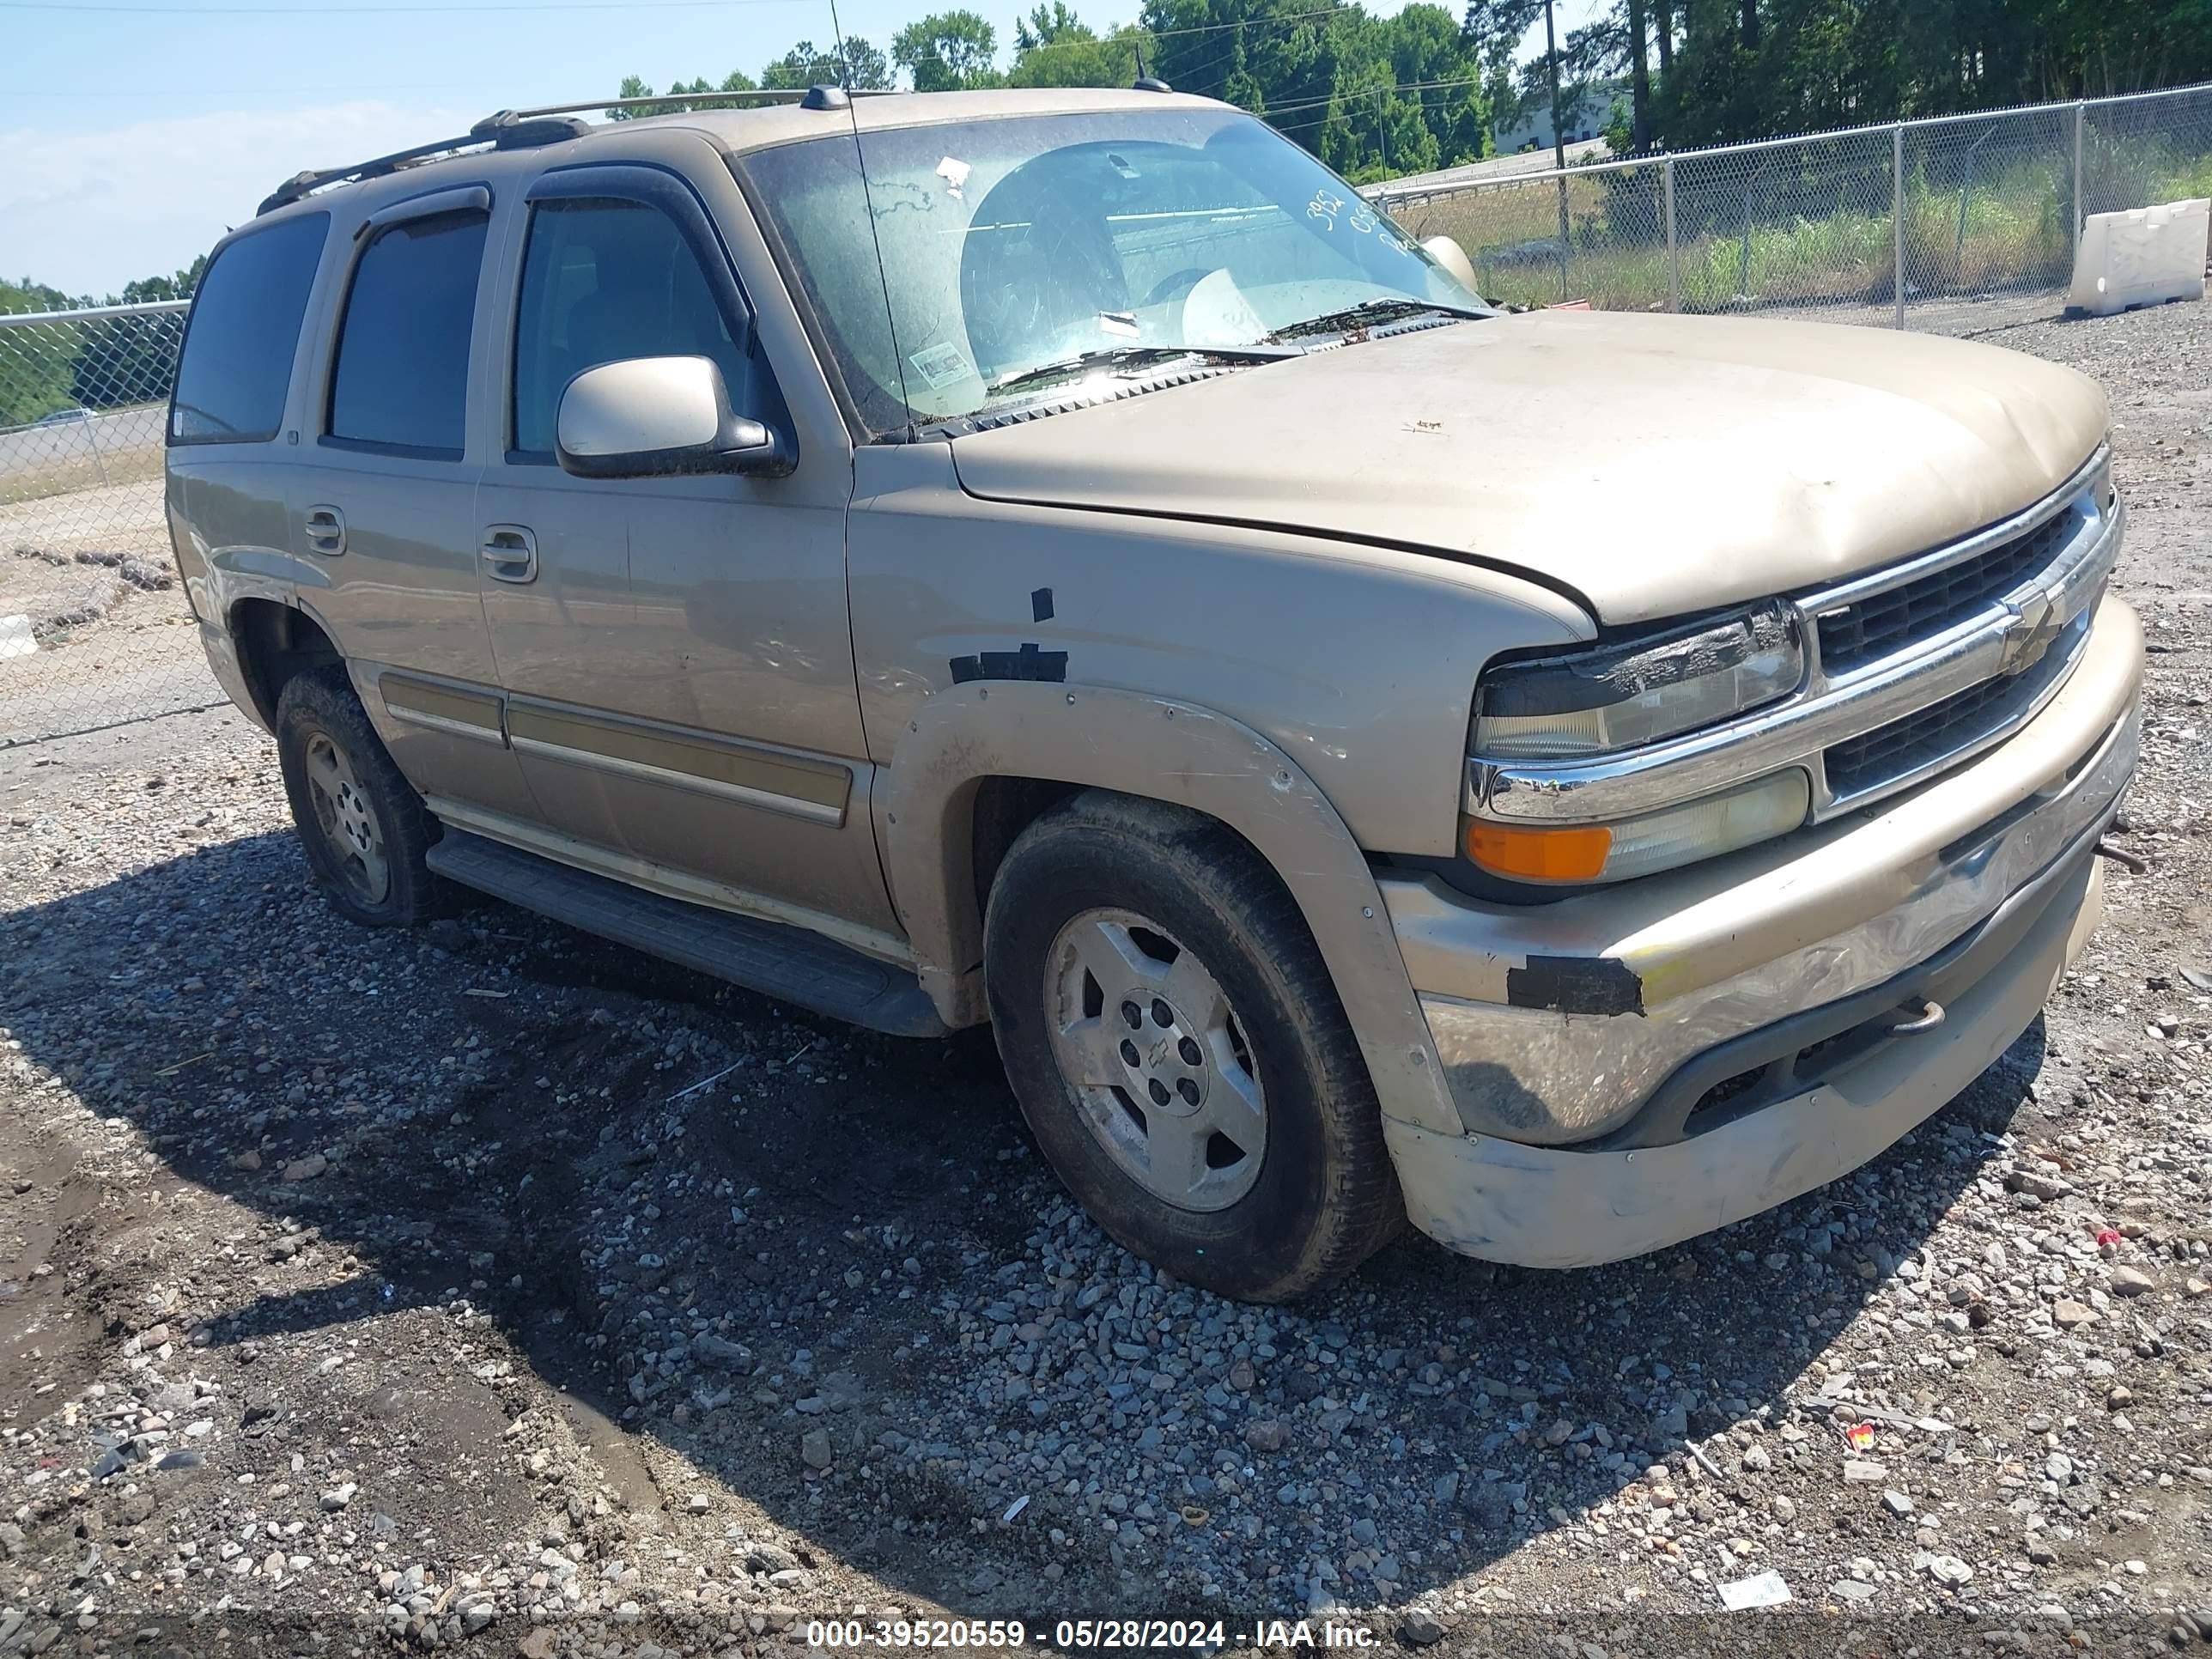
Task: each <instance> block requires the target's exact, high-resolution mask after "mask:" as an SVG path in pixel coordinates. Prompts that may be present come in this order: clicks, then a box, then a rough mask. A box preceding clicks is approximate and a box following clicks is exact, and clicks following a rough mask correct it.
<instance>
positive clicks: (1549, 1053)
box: [1380, 599, 2142, 1265]
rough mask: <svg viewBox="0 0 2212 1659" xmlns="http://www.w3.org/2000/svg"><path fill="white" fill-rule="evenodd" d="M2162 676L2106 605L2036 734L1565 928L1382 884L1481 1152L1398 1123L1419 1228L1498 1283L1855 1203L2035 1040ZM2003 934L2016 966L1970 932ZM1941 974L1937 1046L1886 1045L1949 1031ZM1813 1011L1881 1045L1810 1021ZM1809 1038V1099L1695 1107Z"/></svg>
mask: <svg viewBox="0 0 2212 1659" xmlns="http://www.w3.org/2000/svg"><path fill="white" fill-rule="evenodd" d="M2141 679H2142V628H2141V624H2140V623H2138V622H2137V621H2136V616H2135V613H2134V612H2133V611H2131V610H2130V609H2129V607H2128V606H2127V605H2124V603H2122V602H2121V601H2119V600H2117V599H2106V601H2104V602H2103V604H2102V605H2100V608H2099V609H2098V611H2097V612H2096V617H2095V621H2094V624H2093V627H2092V629H2091V631H2090V635H2089V638H2088V640H2087V641H2086V643H2085V644H2084V646H2083V648H2082V654H2081V659H2079V660H2078V662H2077V663H2076V664H2075V666H2074V669H2073V671H2072V672H2071V673H2070V674H2069V676H2068V678H2067V680H2066V683H2065V684H2064V686H2063V688H2062V689H2061V690H2059V691H2058V692H2057V695H2056V696H2053V697H2052V698H2051V700H2050V701H2049V702H2047V703H2046V704H2045V706H2044V707H2043V708H2041V709H2040V710H2039V712H2038V714H2036V716H2035V717H2034V719H2033V720H2032V721H2030V722H2029V723H2028V724H2027V726H2024V727H2022V728H2021V730H2020V731H2018V732H2015V733H2014V734H2013V736H2012V737H2011V738H2009V739H2008V741H2006V742H2005V743H2003V744H2001V745H2000V746H1998V747H1997V748H1996V749H1994V750H1990V751H1988V752H1987V753H1985V754H1984V755H1982V756H1980V757H1978V758H1976V759H1975V760H1973V761H1972V762H1970V763H1967V764H1966V765H1963V766H1960V767H1958V768H1956V769H1954V770H1953V771H1951V772H1950V773H1948V774H1947V775H1944V776H1942V778H1939V779H1937V780H1936V781H1933V782H1931V783H1929V784H1927V785H1926V786H1924V787H1922V788H1921V789H1919V790H1917V791H1915V792H1914V793H1911V794H1909V795H1907V796H1905V797H1901V798H1899V799H1893V800H1892V801H1888V802H1885V803H1884V804H1882V805H1881V806H1879V807H1876V808H1873V809H1869V810H1867V811H1863V812H1860V813H1857V814H1855V815H1852V816H1850V817H1844V818H1840V819H1838V820H1835V821H1833V822H1832V823H1826V824H1823V825H1820V826H1819V827H1818V828H1816V829H1813V830H1811V831H1808V832H1804V833H1801V834H1800V835H1798V836H1792V837H1790V838H1789V839H1788V840H1787V841H1786V842H1778V843H1770V844H1768V845H1766V846H1765V847H1760V848H1750V849H1747V850H1746V851H1745V852H1743V853H1740V854H1735V855H1733V856H1732V857H1729V858H1727V859H1720V860H1711V861H1710V862H1709V863H1707V864H1705V865H1700V866H1692V867H1691V868H1689V869H1686V870H1682V871H1678V872H1673V873H1671V874H1668V875H1666V876H1661V877H1655V878H1649V879H1647V880H1644V881H1640V882H1636V883H1632V884H1625V885H1623V886H1621V887H1619V888H1614V889H1609V890H1601V891H1598V892H1595V893H1592V894H1589V895H1587V896H1582V897H1577V898H1575V899H1571V900H1568V901H1565V902H1561V903H1559V904H1554V905H1548V906H1541V907H1528V908H1520V909H1516V908H1508V907H1499V906H1486V905H1482V904H1479V903H1476V902H1473V901H1470V900H1468V899H1466V898H1465V897H1463V896H1461V895H1459V894H1457V893H1456V892H1455V891H1454V890H1451V889H1449V887H1447V886H1445V885H1444V884H1443V883H1441V882H1439V881H1437V880H1435V879H1433V878H1430V879H1425V880H1406V879H1387V880H1384V881H1383V882H1382V883H1381V884H1380V886H1381V890H1382V892H1383V897H1384V901H1385V902H1386V904H1387V905H1388V906H1389V914H1390V917H1391V921H1392V923H1393V925H1394V927H1395V928H1396V931H1397V933H1398V936H1399V940H1400V945H1401V950H1402V951H1403V954H1404V957H1405V960H1406V965H1407V970H1408V972H1409V975H1410V976H1411V978H1412V981H1413V985H1414V987H1415V988H1416V991H1417V993H1418V994H1419V1002H1420V1006H1421V1011H1422V1012H1423V1014H1424V1016H1425V1018H1426V1020H1427V1023H1428V1025H1429V1029H1430V1031H1431V1034H1432V1036H1433V1037H1434V1040H1435V1045H1436V1049H1437V1056H1438V1058H1439V1060H1440V1061H1441V1062H1442V1065H1443V1070H1444V1074H1445V1077H1446V1079H1447V1081H1448V1083H1449V1086H1450V1091H1451V1095H1452V1098H1453V1101H1454V1103H1455V1107H1456V1108H1457V1110H1458V1113H1459V1116H1460V1118H1461V1121H1462V1125H1463V1126H1464V1127H1465V1129H1466V1131H1467V1133H1466V1134H1465V1135H1463V1136H1460V1137H1453V1136H1449V1135H1444V1134H1439V1133H1435V1132H1434V1131H1433V1130H1432V1129H1425V1128H1420V1127H1415V1126H1413V1125H1411V1124H1407V1123H1405V1122H1402V1121H1395V1120H1391V1119H1389V1118H1386V1120H1385V1124H1384V1127H1385V1129H1386V1131H1387V1133H1388V1134H1389V1143H1390V1146H1391V1149H1392V1152H1393V1154H1394V1157H1395V1161H1396V1163H1397V1166H1398V1172H1399V1179H1400V1182H1401V1186H1402V1187H1403V1188H1404V1189H1405V1192H1406V1194H1407V1203H1408V1208H1409V1211H1410V1212H1411V1213H1412V1215H1413V1220H1414V1221H1415V1223H1416V1224H1417V1225H1419V1226H1421V1227H1422V1228H1423V1230H1424V1231H1428V1232H1430V1233H1431V1235H1433V1236H1434V1237H1438V1238H1439V1239H1441V1240H1442V1241H1443V1243H1446V1244H1448V1245H1450V1246H1451V1247H1452V1248H1454V1249H1461V1250H1463V1251H1466V1252H1468V1253H1470V1254H1475V1255H1486V1256H1490V1257H1492V1258H1494V1259H1498V1260H1502V1261H1516V1262H1523V1263H1528V1264H1531V1265H1536V1264H1545V1265H1571V1264H1574V1263H1580V1262H1589V1261H1607V1260H1613V1259H1615V1258H1617V1257H1620V1256H1624V1255H1633V1254H1636V1253H1638V1252H1640V1251H1643V1250H1646V1249H1654V1248H1656V1247H1657V1246H1658V1245H1661V1244H1664V1243H1669V1242H1672V1241H1674V1240H1675V1239H1680V1238H1684V1237H1689V1236H1691V1235H1692V1234H1694V1233H1697V1232H1700V1231H1705V1230H1706V1229H1708V1228H1711V1227H1714V1226H1717V1225H1722V1224H1723V1222H1726V1221H1729V1220H1733V1219H1736V1218H1741V1217H1742V1216H1746V1215H1750V1214H1753V1213H1755V1212H1758V1211H1759V1210H1761V1209H1764V1208H1766V1207H1768V1206H1771V1205H1773V1204H1776V1203H1778V1202H1780V1201H1782V1200H1784V1199H1786V1198H1788V1197H1790V1196H1793V1195H1794V1194H1797V1193H1801V1192H1803V1191H1806V1190H1808V1188H1812V1187H1814V1186H1817V1185H1819V1184H1820V1183H1821V1182H1826V1181H1828V1180H1831V1179H1832V1178H1834V1177H1835V1176H1838V1175H1840V1174H1842V1173H1844V1171H1845V1170H1849V1169H1850V1168H1852V1167H1853V1166H1854V1165H1856V1164H1858V1163H1861V1162H1863V1161H1864V1160H1865V1159H1866V1158H1870V1157H1872V1156H1873V1155H1874V1154H1875V1152H1879V1151H1881V1148H1882V1147H1883V1146H1887V1144H1888V1143H1889V1142H1890V1141H1891V1140H1893V1139H1895V1138H1896V1137H1897V1136H1898V1135H1899V1134H1901V1133H1904V1132H1905V1129H1907V1128H1909V1127H1911V1126H1912V1124H1914V1123H1916V1122H1917V1121H1920V1119H1921V1118H1922V1117H1924V1116H1926V1115H1928V1114H1929V1112H1932V1111H1934V1110H1935V1109H1936V1108H1937V1107H1939V1106H1940V1105H1942V1103H1943V1102H1944V1101H1945V1100H1947V1099H1948V1098H1949V1097H1950V1096H1951V1094H1953V1093H1954V1092H1955V1091H1957V1090H1958V1089H1959V1088H1960V1087H1962V1086H1964V1085H1965V1084H1966V1082H1968V1081H1970V1080H1971V1079H1972V1078H1973V1076H1974V1075H1975V1074H1976V1073H1978V1071H1979V1070H1980V1069H1981V1068H1982V1067H1983V1066H1986V1065H1987V1064H1988V1063H1989V1061H1990V1060H1992V1059H1993V1058H1995V1056H1996V1054H2000V1053H2002V1051H2003V1049H2004V1048H2005V1047H2006V1046H2007V1045H2008V1043H2009V1042H2011V1041H2012V1040H2013V1038H2014V1037H2015V1036H2018V1035H2019V1034H2020V1032H2021V1030H2024V1029H2025V1028H2026V1027H2027V1024H2029V1023H2030V1022H2031V1021H2032V1020H2033V1018H2034V1015H2035V1012H2036V1009H2037V1008H2038V1007H2039V1006H2040V1004H2041V1001H2042V999H2043V997H2044V995H2045V994H2046V992H2047V991H2048V989H2049V987H2050V985H2051V980H2052V977H2053V975H2055V974H2056V973H2057V972H2058V971H2060V970H2061V969H2063V964H2064V962H2065V961H2066V960H2067V951H2068V949H2069V941H2071V942H2072V945H2075V946H2078V944H2079V942H2080V939H2081V938H2082V937H2085V936H2086V927H2077V925H2076V924H2077V922H2080V921H2081V919H2082V918H2084V917H2087V918H2089V919H2090V920H2092V921H2093V913H2094V911H2095V908H2096V895H2097V893H2098V891H2099V888H2098V885H2097V881H2096V877H2095V873H2094V872H2093V870H2092V869H2091V848H2093V845H2094V843H2095V842H2096V840H2097V838H2098V836H2100V835H2101V834H2102V833H2103V831H2104V829H2105V828H2106V826H2107V825H2108V824H2109V823H2110V822H2111V820H2112V817H2113V815H2114V814H2115V813H2116V812H2117V811H2118V806H2119V800H2120V796H2121V793H2122V792H2123V790H2124V788H2125V787H2126V784H2127V781H2128V779H2129V776H2130V774H2131V772H2132V770H2133V768H2134V764H2135V757H2136V740H2137V732H2138V723H2139V715H2138V712H2137V707H2136V705H2137V697H2138V692H2139V689H2140V684H2141ZM2031 894H2032V895H2033V901H2034V902H2033V904H2032V905H2031V904H2029V903H2028V902H2027V901H2028V899H2029V897H2030V895H2031ZM2000 923H2002V926H2003V927H2004V929H2006V930H2007V931H2006V932H2005V933H2004V934H2003V939H2004V944H2003V951H2002V960H2001V961H1998V962H1996V963H1994V964H1992V963H1991V962H1990V957H1991V954H1992V953H1991V951H1990V950H1989V949H1987V948H1979V949H1970V948H1969V947H1970V946H1971V945H1972V944H1973V939H1972V937H1971V936H1973V935H1976V933H1977V930H1981V931H1983V932H1990V931H1991V930H1996V929H1997V928H1998V927H1999V926H2000ZM1991 936H1992V937H1996V934H1995V933H1992V935H1991ZM1947 953H1948V955H1949V956H1951V957H1957V956H1960V954H1961V953H1963V955H1964V957H1965V958H1966V961H1965V965H1963V966H1962V965H1960V963H1958V962H1954V961H1948V960H1947ZM1915 975H1918V977H1917V978H1916V977H1915ZM1962 975H1966V976H1967V977H1966V978H1964V979H1962V977H1961V976H1962ZM1939 977H1940V987H1939V988H1940V989H1941V991H1942V997H1943V1000H1945V1001H1946V1002H1948V1005H1949V1006H1948V1008H1947V1009H1946V1010H1945V1012H1944V1013H1943V1015H1942V1024H1941V1025H1939V1026H1936V1028H1935V1029H1933V1030H1927V1031H1924V1032H1923V1033H1921V1034H1919V1035H1917V1036H1898V1037H1897V1038H1895V1039H1894V1040H1887V1041H1870V1040H1869V1034H1868V1031H1867V1030H1866V1027H1867V1025H1868V1023H1869V1018H1878V1017H1880V1016H1883V1015H1885V1014H1891V1015H1893V1014H1894V1013H1895V1011H1897V1010H1898V1009H1899V1008H1900V1007H1903V1008H1912V1009H1918V1010H1920V1012H1921V1013H1922V1015H1923V1017H1924V1012H1925V1010H1924V1006H1923V1004H1922V998H1923V996H1927V995H1929V994H1930V992H1929V985H1930V984H1933V983H1936V982H1937V979H1938V978H1939ZM1886 996H1887V997H1888V998H1889V999H1890V1000H1887V1001H1886V1002H1885V1000H1884V998H1885V997H1886ZM1808 1010H1812V1011H1828V1012H1832V1013H1833V1014H1834V1015H1835V1016H1836V1018H1834V1019H1833V1020H1832V1021H1831V1024H1832V1025H1849V1026H1850V1028H1851V1041H1852V1042H1853V1043H1855V1044H1856V1045H1857V1046H1856V1048H1850V1046H1849V1045H1845V1048H1844V1049H1843V1050H1838V1048H1836V1047H1835V1046H1834V1045H1835V1043H1836V1042H1837V1041H1838V1035H1839V1034H1838V1031H1837V1030H1827V1029H1821V1030H1813V1031H1810V1032H1807V1031H1803V1030H1797V1029H1796V1027H1795V1026H1793V1025H1792V1024H1791V1022H1793V1021H1802V1019H1803V1018H1804V1017H1805V1016H1806V1014H1807V1011H1808ZM1846 1012H1848V1014H1849V1018H1848V1019H1846V1018H1844V1014H1845V1013H1846ZM1892 1023H1893V1024H1895V1023H1901V1020H1900V1019H1893V1022H1892ZM2000 1028H2002V1029H2000ZM1777 1033H1780V1034H1782V1036H1779V1037H1778V1036H1776V1034H1777ZM1876 1035H1877V1036H1879V1035H1880V1033H1876ZM1770 1038H1771V1039H1773V1040H1772V1041H1765V1040H1766V1039H1770ZM1784 1039H1786V1040H1784ZM1762 1042H1765V1046H1764V1047H1762ZM1793 1043H1794V1044H1796V1046H1798V1047H1808V1046H1811V1045H1814V1044H1822V1045H1828V1046H1827V1048H1826V1060H1827V1063H1826V1066H1824V1067H1820V1068H1814V1070H1816V1071H1817V1073H1818V1080H1817V1081H1814V1082H1812V1083H1809V1084H1808V1085H1806V1086H1804V1087H1802V1088H1800V1089H1798V1090H1797V1091H1796V1092H1794V1093H1791V1092H1787V1091H1784V1092H1781V1093H1779V1094H1778V1092H1777V1091H1776V1089H1775V1088H1774V1087H1773V1086H1771V1078H1772V1077H1773V1076H1775V1075H1777V1073H1774V1072H1773V1071H1772V1070H1771V1068H1770V1069H1767V1070H1766V1071H1765V1075H1767V1076H1768V1078H1769V1079H1770V1084H1769V1086H1767V1087H1766V1088H1765V1090H1764V1091H1763V1092H1762V1091H1758V1090H1755V1089H1754V1090H1751V1091H1750V1092H1749V1094H1748V1096H1747V1099H1748V1101H1749V1105H1750V1107H1751V1108H1753V1109H1744V1108H1743V1107H1741V1106H1739V1107H1737V1108H1735V1109H1727V1110H1721V1111H1714V1110H1711V1109H1707V1105H1706V1103H1707V1101H1708V1100H1709V1097H1706V1096H1705V1094H1704V1093H1703V1091H1702V1090H1701V1089H1700V1090H1691V1089H1689V1088H1688V1083H1687V1081H1686V1080H1697V1081H1699V1082H1700V1083H1702V1082H1703V1081H1704V1080H1705V1079H1707V1078H1710V1077H1712V1076H1713V1075H1714V1074H1715V1073H1720V1074H1721V1077H1722V1080H1729V1081H1733V1082H1737V1083H1739V1084H1740V1079H1729V1078H1728V1077H1727V1067H1726V1065H1725V1064H1723V1061H1724V1060H1725V1059H1726V1057H1728V1056H1730V1055H1740V1056H1741V1057H1742V1058H1743V1059H1744V1069H1745V1070H1746V1071H1753V1070H1760V1069H1762V1068H1767V1067H1768V1062H1769V1061H1770V1060H1774V1059H1776V1058H1777V1057H1778V1056H1780V1055H1784V1054H1787V1053H1788V1052H1789V1051H1790V1049H1791V1048H1792V1045H1793ZM1839 1053H1841V1054H1842V1057H1843V1058H1844V1059H1845V1060H1848V1061H1849V1063H1848V1064H1846V1065H1844V1066H1842V1067H1841V1069H1840V1070H1839V1069H1838V1054H1839ZM1701 1066H1702V1070H1701V1069H1700V1067H1701ZM1779 1075H1782V1076H1784V1078H1785V1079H1786V1077H1787V1075H1788V1067H1787V1066H1784V1067H1783V1069H1782V1071H1781V1073H1779ZM1723 1093H1724V1094H1725V1093H1726V1091H1723ZM1846 1102H1848V1103H1850V1104H1851V1105H1852V1107H1853V1108H1854V1109H1852V1110H1850V1111H1844V1110H1842V1109H1841V1106H1842V1104H1843V1103H1846Z"/></svg>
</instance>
